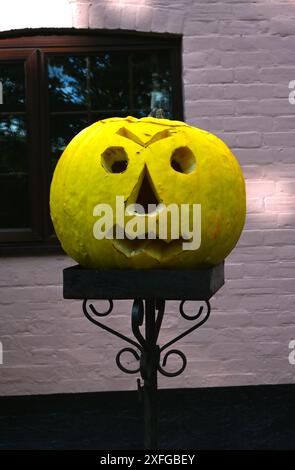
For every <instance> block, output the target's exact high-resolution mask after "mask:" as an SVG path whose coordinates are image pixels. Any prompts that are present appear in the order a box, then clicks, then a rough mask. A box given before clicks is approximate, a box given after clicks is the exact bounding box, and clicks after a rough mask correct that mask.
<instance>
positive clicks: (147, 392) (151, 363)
mask: <svg viewBox="0 0 295 470" xmlns="http://www.w3.org/2000/svg"><path fill="white" fill-rule="evenodd" d="M155 308H156V305H155V300H151V299H148V300H146V301H145V311H146V314H145V339H146V347H145V351H144V353H143V356H144V362H145V368H144V369H145V376H144V377H143V379H144V387H143V400H144V447H145V449H149V450H151V449H156V448H157V441H158V416H157V415H158V409H157V408H158V404H157V388H158V380H157V370H158V362H159V353H158V347H157V333H156V311H155Z"/></svg>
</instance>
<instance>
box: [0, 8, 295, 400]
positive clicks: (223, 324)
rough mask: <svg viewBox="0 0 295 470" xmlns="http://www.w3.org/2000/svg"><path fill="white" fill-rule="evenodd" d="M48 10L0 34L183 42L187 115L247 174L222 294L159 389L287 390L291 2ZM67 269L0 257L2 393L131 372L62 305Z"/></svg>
mask: <svg viewBox="0 0 295 470" xmlns="http://www.w3.org/2000/svg"><path fill="white" fill-rule="evenodd" d="M13 3H15V2H13V1H11V2H10V4H13ZM21 3H23V2H21ZM28 3H29V2H28ZM31 3H32V1H31ZM39 3H40V2H39ZM45 3H46V2H42V5H44V4H45ZM89 3H92V5H91V6H89ZM49 4H50V10H51V13H52V16H51V18H53V20H50V21H49V18H48V15H47V17H44V16H43V12H44V11H45V10H46V8H45V10H44V8H43V7H42V8H43V10H42V11H38V10H35V11H34V15H31V13H32V11H33V10H30V9H28V8H27V11H28V12H30V15H28V16H27V18H26V19H24V17H22V18H21V21H22V24H20V15H10V16H9V14H8V13H7V12H9V9H7V11H6V13H5V12H4V13H3V12H2V11H1V20H0V27H1V29H2V30H5V29H11V28H14V27H24V24H23V23H24V21H26V26H31V27H34V26H36V25H38V26H48V25H49V23H50V26H69V24H72V25H74V26H75V27H85V26H87V25H88V24H89V26H90V27H91V28H103V27H107V28H122V29H131V30H132V29H135V30H140V31H149V30H151V31H158V32H161V31H165V32H174V33H183V34H184V40H183V66H184V70H183V80H184V96H185V115H186V120H187V121H188V122H189V123H191V124H193V125H196V126H199V127H203V128H206V129H208V130H210V131H212V132H215V133H216V134H217V135H219V136H220V137H222V138H223V139H224V140H225V141H226V142H227V143H228V144H229V145H230V146H231V148H232V150H233V151H234V153H235V154H236V156H237V157H238V159H239V161H240V163H241V165H242V166H243V170H244V174H245V176H246V178H247V190H248V215H247V223H246V230H245V232H244V234H243V236H242V238H241V240H240V242H239V244H238V246H237V248H236V249H235V250H234V252H233V253H232V254H231V256H230V257H229V258H228V260H227V262H226V279H227V281H226V285H225V287H224V288H223V289H222V290H221V291H220V292H219V293H218V294H217V295H216V297H215V298H214V299H213V300H212V307H213V314H212V317H211V319H210V320H209V321H208V323H207V325H205V326H203V327H202V328H201V329H200V330H199V331H198V332H196V333H195V334H193V335H191V336H190V337H187V338H186V339H184V340H183V341H182V342H181V344H180V345H179V346H180V348H181V349H183V351H184V352H185V353H186V354H187V356H188V359H189V362H188V366H187V369H186V371H185V373H184V374H183V376H181V377H179V378H176V379H163V378H160V385H161V386H165V387H198V386H227V385H246V384H265V383H287V382H294V379H295V368H294V367H295V366H292V365H290V364H289V362H288V354H289V349H288V344H289V341H290V340H292V339H295V322H294V305H295V249H294V242H295V154H294V146H295V137H294V136H295V133H294V129H295V106H292V105H290V104H289V102H288V94H289V90H288V83H289V82H290V81H291V80H295V55H294V51H295V2H294V0H289V1H287V0H273V1H271V0H259V1H253V0H252V1H248V0H243V1H242V0H223V1H218V2H215V1H214V0H175V1H172V0H126V1H124V0H121V1H119V0H118V1H107V0H105V1H96V0H92V2H88V1H87V0H86V1H85V0H79V1H78V2H71V10H70V9H67V5H64V9H63V13H64V14H63V16H62V17H61V16H60V14H59V13H57V9H56V8H57V7H56V4H55V3H54V2H53V3H52V2H49V1H48V5H49ZM36 12H37V13H36ZM5 15H6V16H5ZM71 15H72V16H71ZM16 18H18V19H17V20H16ZM52 21H53V22H56V23H55V24H51V23H52ZM17 22H18V23H17ZM16 23H17V24H16ZM70 264H71V261H70V260H69V259H68V258H66V257H64V256H59V257H57V256H48V257H27V258H26V257H21V258H6V259H2V260H1V268H0V305H1V333H0V340H1V341H2V343H3V349H4V364H3V365H2V366H0V381H1V383H0V394H2V395H3V394H23V393H56V392H77V391H96V390H114V389H131V388H134V386H135V383H134V377H130V376H125V375H124V374H122V373H121V372H119V371H118V370H117V368H116V365H115V363H114V357H115V354H116V352H117V350H118V349H119V348H120V346H122V347H123V345H122V343H121V342H120V340H117V339H115V338H113V337H112V336H109V335H107V334H104V333H102V332H101V331H98V330H96V328H95V327H94V326H93V325H91V324H89V322H88V321H87V320H86V319H84V317H83V315H82V313H81V304H80V302H72V301H64V300H63V299H62V288H61V280H62V269H63V268H64V267H66V266H69V265H70ZM177 307H178V304H177V303H173V302H169V303H168V305H167V309H168V312H167V315H166V319H165V324H164V328H163V333H162V341H165V339H168V338H170V337H172V336H174V335H175V334H176V333H177V332H178V331H180V330H181V328H182V327H184V326H185V325H184V323H183V322H181V321H180V320H179V316H178V315H177ZM115 310H116V313H114V315H113V320H111V319H110V320H109V321H110V322H111V321H112V325H113V326H114V327H118V328H120V329H122V330H123V331H124V332H125V333H127V331H129V311H130V302H123V301H120V302H117V303H116V305H115Z"/></svg>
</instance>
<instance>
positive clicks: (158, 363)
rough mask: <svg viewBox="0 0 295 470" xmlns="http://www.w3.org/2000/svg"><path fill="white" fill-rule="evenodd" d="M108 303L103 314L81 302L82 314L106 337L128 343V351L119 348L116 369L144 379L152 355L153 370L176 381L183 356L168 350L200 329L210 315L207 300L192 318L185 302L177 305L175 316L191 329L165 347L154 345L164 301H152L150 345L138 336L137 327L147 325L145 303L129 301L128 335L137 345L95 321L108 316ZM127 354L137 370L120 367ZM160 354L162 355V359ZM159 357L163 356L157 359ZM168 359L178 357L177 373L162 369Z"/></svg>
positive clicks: (173, 350) (110, 301) (183, 362)
mask: <svg viewBox="0 0 295 470" xmlns="http://www.w3.org/2000/svg"><path fill="white" fill-rule="evenodd" d="M108 302H109V307H108V309H107V310H106V311H104V312H99V311H98V310H97V309H96V308H95V307H94V305H93V304H92V303H89V301H88V300H84V301H83V312H84V315H85V316H86V318H87V319H88V320H89V321H91V322H92V323H94V324H95V325H96V326H99V327H100V328H102V329H104V330H106V331H108V332H109V333H112V334H113V335H115V336H117V337H119V338H121V339H122V340H124V341H126V342H127V343H129V345H130V346H129V347H125V348H122V349H121V350H120V351H119V352H118V353H117V355H116V364H117V366H118V368H119V369H120V370H121V371H122V372H125V373H126V374H137V373H138V372H140V374H141V376H142V378H146V377H147V372H148V371H147V368H148V365H147V361H146V357H147V354H149V357H150V355H151V352H152V355H153V361H154V365H155V367H156V369H157V370H158V371H159V372H160V373H161V374H162V375H164V376H165V377H176V376H178V375H180V374H181V373H182V372H183V371H184V369H185V367H186V365H187V359H186V356H185V354H184V353H183V352H182V351H180V350H178V349H174V348H173V349H169V348H170V347H171V346H172V345H173V344H174V343H176V342H177V341H179V340H180V339H182V338H184V337H185V336H187V335H188V334H190V333H192V332H193V331H194V330H196V329H197V328H199V327H200V326H202V325H203V324H204V323H205V322H206V321H207V320H208V318H209V316H210V312H211V307H210V303H209V301H208V300H205V301H203V302H204V303H205V305H206V308H205V309H204V306H203V305H201V306H200V307H199V310H198V311H197V313H196V314H194V315H189V314H187V313H186V312H185V311H184V304H185V302H186V301H185V300H183V301H182V302H181V303H180V305H179V312H180V315H181V316H182V317H183V318H184V319H185V320H188V321H194V322H196V323H194V325H193V326H192V327H190V328H188V329H187V330H185V331H184V332H182V333H180V334H179V335H177V336H176V337H175V338H173V339H171V340H170V341H168V342H167V343H166V344H164V345H163V346H161V347H160V346H158V345H157V341H158V337H159V333H160V329H161V325H162V320H163V316H164V311H165V301H164V300H155V301H154V303H153V304H152V308H154V311H155V313H156V312H157V314H156V315H155V322H154V328H153V341H152V344H151V342H150V341H148V340H147V338H146V337H144V335H143V334H142V331H141V327H142V326H143V324H144V320H145V321H147V318H146V316H147V315H148V312H147V309H148V308H147V302H149V301H143V300H141V299H135V300H134V301H133V306H132V312H131V326H132V332H133V335H134V337H135V338H136V340H137V341H135V340H134V339H132V338H129V337H128V336H126V335H124V334H122V333H120V332H119V331H117V330H114V329H113V328H110V327H109V326H107V325H105V324H104V323H102V322H101V321H99V318H103V317H106V316H108V315H110V314H111V312H112V311H113V301H112V300H111V299H109V300H108ZM167 349H168V351H166V350H167ZM164 351H166V352H164ZM126 353H127V354H131V355H132V356H133V358H134V359H135V360H136V361H138V363H139V366H138V367H137V368H133V369H132V368H129V367H127V366H126V365H124V364H123V362H122V358H123V356H124V355H125V354H126ZM162 353H163V355H162ZM161 356H163V357H162V358H161ZM172 356H174V357H175V356H178V358H180V360H181V365H180V367H179V369H177V370H176V371H172V372H170V371H168V370H167V369H166V366H167V364H168V359H169V358H171V357H172Z"/></svg>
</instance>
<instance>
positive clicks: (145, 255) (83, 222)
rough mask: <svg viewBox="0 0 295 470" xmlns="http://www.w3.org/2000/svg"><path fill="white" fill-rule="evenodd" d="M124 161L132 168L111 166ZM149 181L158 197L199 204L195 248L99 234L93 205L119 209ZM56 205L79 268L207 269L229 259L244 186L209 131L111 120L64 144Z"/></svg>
mask: <svg viewBox="0 0 295 470" xmlns="http://www.w3.org/2000/svg"><path fill="white" fill-rule="evenodd" d="M124 158H125V159H126V160H127V161H128V165H127V168H124V170H123V171H122V169H121V172H115V173H112V172H111V171H110V167H109V168H108V165H110V164H112V163H114V161H116V162H118V161H119V162H120V161H121V163H122V159H124ZM173 159H174V160H173ZM175 161H176V163H175ZM117 164H118V163H117ZM179 164H181V165H182V169H181V171H179V166H177V165H179ZM119 165H120V163H119ZM175 165H176V166H175ZM112 168H115V167H112ZM147 180H148V181H149V183H150V187H151V188H152V191H153V195H154V196H155V197H156V199H157V201H158V202H162V203H163V204H165V205H169V204H171V203H175V204H177V205H178V206H179V207H180V204H190V205H192V204H201V217H202V224H201V245H200V247H199V248H198V249H197V250H194V251H191V250H183V249H182V244H181V243H180V240H172V241H171V240H167V241H163V240H148V243H145V242H144V241H143V240H140V241H139V240H134V241H131V240H128V241H126V240H122V241H121V240H119V241H118V240H116V239H113V240H112V239H102V240H97V239H96V238H95V237H94V235H93V226H94V223H95V221H96V220H97V217H95V216H94V215H93V209H94V207H95V206H96V205H97V204H102V203H103V204H106V203H107V204H109V205H110V206H111V207H112V208H113V211H114V214H115V213H116V196H123V197H124V201H125V204H126V205H127V203H129V204H130V203H132V202H141V201H138V197H139V194H140V191H141V188H142V185H143V181H145V182H146V181H147ZM146 194H147V193H146ZM146 197H147V198H148V197H151V196H146ZM147 202H154V201H147ZM50 209H51V217H52V221H53V224H54V228H55V231H56V234H57V236H58V238H59V240H60V242H61V244H62V247H63V249H64V250H65V251H66V253H68V255H70V256H71V257H72V258H73V259H74V260H76V261H77V262H78V263H79V264H80V265H81V266H84V267H89V268H197V267H198V268H199V267H207V266H213V265H216V264H218V263H220V262H221V261H222V260H224V259H225V257H226V256H227V255H228V254H229V253H230V251H231V250H232V249H233V248H234V246H235V245H236V243H237V241H238V239H239V237H240V234H241V232H242V229H243V226H244V222H245V213H246V202H245V183H244V178H243V174H242V171H241V169H240V166H239V164H238V162H237V160H236V159H235V157H234V155H233V154H232V153H231V151H230V150H229V148H228V147H227V146H226V145H225V144H224V143H223V142H222V141H221V140H220V139H219V138H217V137H216V136H214V135H213V134H211V133H209V132H207V131H204V130H201V129H197V128H195V127H192V126H189V125H187V124H185V123H184V122H180V121H172V120H167V119H156V118H151V117H146V118H142V119H136V118H133V117H130V116H128V117H126V118H110V119H105V120H102V121H98V122H96V123H95V124H93V125H91V126H89V127H87V128H86V129H84V130H83V131H81V132H80V133H79V134H78V135H77V136H76V137H74V139H73V140H72V141H71V142H70V143H69V145H68V146H67V148H66V149H65V151H64V153H63V154H62V156H61V158H60V159H59V161H58V164H57V166H56V169H55V172H54V176H53V180H52V183H51V191H50ZM141 217H156V219H157V217H158V215H157V214H155V213H154V214H146V215H144V216H141ZM124 223H125V222H124ZM114 224H116V219H114ZM168 233H169V232H168ZM138 242H139V243H138Z"/></svg>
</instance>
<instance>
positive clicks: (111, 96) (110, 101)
mask: <svg viewBox="0 0 295 470" xmlns="http://www.w3.org/2000/svg"><path fill="white" fill-rule="evenodd" d="M90 63H91V107H92V109H95V110H98V111H102V110H105V111H108V110H114V114H115V113H116V112H118V111H125V112H127V109H128V105H129V97H128V54H127V53H126V52H122V51H121V52H105V53H102V54H100V55H98V56H96V57H91V58H90Z"/></svg>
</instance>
